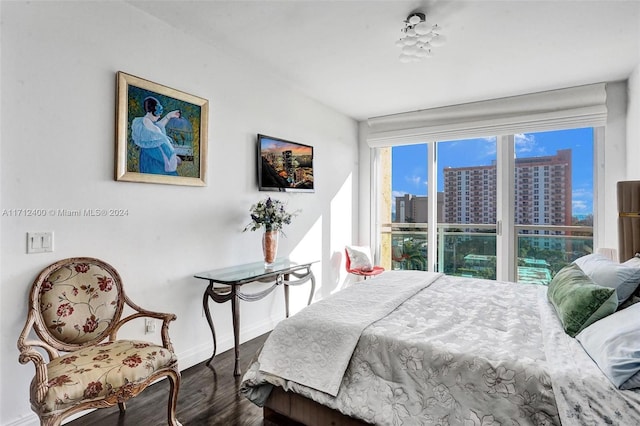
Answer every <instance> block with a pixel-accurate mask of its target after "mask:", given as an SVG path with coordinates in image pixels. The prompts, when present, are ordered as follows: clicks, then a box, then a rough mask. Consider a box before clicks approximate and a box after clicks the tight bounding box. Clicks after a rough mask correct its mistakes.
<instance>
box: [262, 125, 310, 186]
mask: <svg viewBox="0 0 640 426" xmlns="http://www.w3.org/2000/svg"><path fill="white" fill-rule="evenodd" d="M258 187H259V189H260V191H281V192H314V185H313V147H312V146H309V145H304V144H301V143H297V142H291V141H287V140H284V139H280V138H274V137H271V136H266V135H261V134H259V135H258Z"/></svg>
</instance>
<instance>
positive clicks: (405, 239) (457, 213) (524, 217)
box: [382, 128, 594, 284]
mask: <svg viewBox="0 0 640 426" xmlns="http://www.w3.org/2000/svg"><path fill="white" fill-rule="evenodd" d="M500 143H503V144H506V143H512V144H513V147H512V149H513V151H514V153H515V158H514V157H511V159H510V161H511V164H510V165H509V166H508V167H504V166H503V167H502V168H501V171H499V170H498V167H497V163H498V158H497V156H496V153H497V152H498V144H500ZM431 144H434V149H435V152H436V155H435V158H436V159H437V161H436V162H435V164H434V165H433V166H432V167H435V168H436V170H437V173H436V174H435V176H434V180H435V182H433V183H431V184H429V179H428V176H429V175H428V169H429V167H428V158H427V157H428V155H427V151H428V145H429V144H417V145H409V146H401V147H393V148H392V149H391V150H390V154H391V157H392V158H391V162H390V163H391V164H392V170H390V171H388V172H389V173H390V174H391V182H392V188H391V192H392V194H393V197H394V201H393V205H394V206H395V211H393V212H392V215H391V216H392V217H393V224H392V226H391V229H392V232H391V241H392V250H391V253H392V256H391V259H390V263H391V268H392V269H423V270H426V269H428V268H427V265H428V252H429V251H430V250H433V251H434V253H435V261H436V263H435V268H434V269H435V270H438V271H441V272H444V273H447V274H451V275H461V276H474V277H481V278H489V279H496V278H497V271H498V268H499V266H500V264H501V262H511V263H512V264H513V265H515V267H514V275H515V277H514V278H515V280H516V281H520V282H531V283H539V284H548V283H549V282H550V280H551V277H552V276H553V275H554V274H555V272H557V271H558V270H559V269H560V268H561V267H562V266H564V265H566V264H567V263H569V262H571V261H573V260H574V259H575V258H577V257H579V256H581V255H584V254H587V253H589V252H590V250H591V248H592V247H593V228H592V227H593V184H594V180H593V169H594V168H593V164H594V155H593V147H594V132H593V129H592V128H580V129H570V130H560V131H551V132H543V133H526V134H514V135H512V136H511V137H500V138H498V137H491V138H479V139H466V140H456V141H444V142H431ZM542 168H545V169H546V168H550V169H551V173H548V176H546V177H539V178H536V179H539V180H540V181H541V182H543V183H544V189H542V188H541V187H540V185H538V184H535V185H532V184H531V183H530V179H531V175H532V173H534V170H539V169H542ZM508 170H512V173H513V175H512V176H513V177H512V178H511V179H508V182H509V184H508V187H507V188H502V193H507V192H508V191H512V193H513V196H512V197H511V199H512V200H513V208H512V211H513V213H512V214H513V222H512V224H511V225H510V226H508V227H507V228H504V227H503V229H502V232H503V236H502V237H499V236H498V233H497V228H498V226H497V223H498V217H499V213H498V212H499V211H501V209H504V205H503V203H504V202H505V200H508V199H510V198H509V197H507V198H505V199H503V198H502V197H499V196H498V182H501V181H503V180H502V178H501V176H498V173H506V171H508ZM462 176H464V179H461V178H462ZM454 182H461V184H454ZM431 188H435V189H436V191H435V193H436V202H435V203H434V204H435V212H436V218H437V220H436V226H435V230H436V233H437V235H436V238H435V244H434V246H433V247H430V246H429V240H428V238H427V236H428V232H429V217H430V216H429V214H428V212H429V203H428V198H429V197H428V195H427V194H428V192H429V189H431ZM534 188H535V189H534ZM405 206H406V207H405ZM407 212H411V214H410V215H409V213H407ZM387 229H388V228H387ZM499 238H504V239H505V240H507V241H508V240H509V239H512V240H515V241H516V243H515V246H514V247H513V250H512V251H511V252H510V253H508V256H500V257H499V256H498V255H497V242H498V239H499ZM382 260H383V263H384V261H385V259H382ZM387 261H389V259H387Z"/></svg>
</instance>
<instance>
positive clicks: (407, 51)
mask: <svg viewBox="0 0 640 426" xmlns="http://www.w3.org/2000/svg"><path fill="white" fill-rule="evenodd" d="M417 52H418V48H417V47H416V46H405V47H403V48H402V54H403V55H408V56H413V55H415V54H416V53H417Z"/></svg>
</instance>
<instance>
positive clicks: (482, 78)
mask: <svg viewBox="0 0 640 426" xmlns="http://www.w3.org/2000/svg"><path fill="white" fill-rule="evenodd" d="M128 3H129V4H132V5H133V6H135V7H137V8H139V9H141V10H143V11H145V12H146V13H148V14H150V15H153V16H155V17H157V18H158V19H160V20H162V21H165V22H166V23H168V24H169V25H171V26H173V27H175V28H177V29H179V30H181V31H184V32H185V33H188V34H190V35H191V36H193V37H196V38H198V39H200V40H202V41H203V42H205V43H208V44H211V45H213V46H215V47H216V48H218V49H222V50H223V51H225V52H226V53H228V54H230V55H235V56H236V57H239V58H244V60H246V61H247V62H250V63H252V64H255V66H257V67H260V68H261V69H262V70H263V72H265V73H268V74H271V75H272V76H273V77H275V78H278V79H282V80H283V81H286V82H287V84H290V85H291V86H293V87H295V88H296V89H297V90H299V91H301V92H303V93H305V94H307V95H308V96H310V97H312V98H314V99H316V100H318V101H319V102H321V103H323V104H325V105H327V106H329V107H331V108H334V109H336V110H338V111H340V112H342V113H344V114H346V115H348V116H350V117H353V118H354V119H357V120H364V119H367V118H369V117H376V116H381V115H388V114H393V113H399V112H407V111H415V110H420V109H425V108H432V107H438V106H445V105H454V104H459V103H466V102H473V101H478V100H483V99H493V98H500V97H505V96H512V95H518V94H524V93H533V92H539V91H544V90H550V89H557V88H562V87H570V86H577V85H582V84H589V83H596V82H606V81H617V80H625V79H626V78H627V77H628V76H629V75H630V73H631V72H632V71H633V70H634V68H635V67H637V66H639V65H640V0H626V1H616V0H600V1H593V0H554V1H550V0H547V1H543V0H538V1H524V0H502V1H493V0H475V1H458V0H446V1H445V0H440V1H401V0H393V1H391V0H358V1H340V0H331V1H330V0H315V1H314V0H297V1H294V0H287V1H273V0H264V1H243V0H236V1H219V0H209V1H202V0H200V1H189V0H187V1H160V2H158V1H136V0H131V1H128ZM413 11H420V12H424V13H426V15H427V21H428V22H429V23H432V24H434V23H437V24H438V25H440V26H442V27H443V29H444V34H445V35H446V37H447V43H446V44H445V45H444V46H442V47H439V48H436V49H435V50H434V57H433V58H430V59H425V60H423V61H422V62H419V63H408V64H405V63H401V62H400V61H399V60H398V56H399V53H400V52H399V48H398V47H396V46H395V44H394V43H395V41H396V40H397V39H398V38H399V36H400V28H401V27H402V25H403V21H404V20H405V19H406V18H407V16H408V15H409V14H410V13H411V12H413Z"/></svg>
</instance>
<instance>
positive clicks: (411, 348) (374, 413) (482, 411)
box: [241, 255, 640, 426]
mask: <svg viewBox="0 0 640 426" xmlns="http://www.w3.org/2000/svg"><path fill="white" fill-rule="evenodd" d="M590 256H591V257H589V259H588V261H585V262H584V265H583V266H582V269H580V270H579V271H577V270H576V267H575V265H574V264H572V265H571V268H569V267H568V268H567V272H564V273H565V274H568V275H569V276H568V278H567V279H566V280H565V281H567V282H570V285H573V284H575V280H576V274H578V273H579V274H581V275H580V277H582V276H585V277H587V278H586V279H588V280H589V283H590V284H588V285H591V284H593V286H596V287H601V286H600V285H598V284H596V279H595V278H597V277H598V275H597V272H601V271H599V270H596V272H593V270H590V269H589V267H590V265H595V264H597V265H599V267H601V266H602V265H603V260H602V259H600V258H598V257H597V256H598V255H590ZM596 260H597V262H596ZM638 260H639V262H640V259H638ZM611 263H613V262H611ZM615 265H617V266H611V265H609V264H607V267H609V266H611V267H614V268H621V267H622V266H621V265H620V264H617V263H616V264H615ZM625 266H629V269H631V268H632V266H631V265H625ZM637 266H638V268H637V269H638V272H639V273H640V265H637ZM592 269H593V268H592ZM596 269H597V268H596ZM563 271H564V269H563ZM585 271H586V272H585ZM589 272H591V273H592V274H591V275H589ZM615 272H616V273H618V272H619V270H618V269H616V270H615ZM623 272H625V273H626V272H630V271H628V270H626V269H625V270H624V271H623ZM558 275H561V274H560V273H558ZM632 275H633V277H632V278H629V277H627V278H629V279H627V281H628V282H626V284H625V285H626V286H625V287H624V288H622V287H620V288H613V289H612V290H611V291H607V290H602V288H599V289H598V292H599V293H598V294H599V297H600V299H602V300H603V301H602V302H598V303H600V305H599V306H598V307H597V310H596V311H594V312H592V314H593V315H591V314H590V315H591V316H590V317H589V321H591V322H589V323H587V322H584V324H582V328H579V327H578V328H575V327H574V328H572V327H573V325H572V324H571V320H573V318H569V319H567V317H565V316H564V315H565V311H564V310H566V309H567V306H564V305H562V304H561V303H556V302H558V300H556V299H555V297H556V296H554V299H553V300H550V296H549V294H548V288H547V287H546V286H539V285H531V284H516V283H510V282H499V281H489V280H483V279H478V278H462V277H454V276H446V275H442V274H438V273H431V272H421V271H387V272H385V273H383V274H381V275H379V276H378V277H375V278H373V279H370V280H367V281H366V282H362V283H358V284H355V285H352V286H350V287H348V288H346V289H344V290H342V291H340V292H337V293H335V294H333V295H331V296H329V297H328V298H325V299H323V300H321V301H319V302H316V303H314V304H312V305H310V306H309V307H307V308H305V309H303V310H302V311H300V312H299V313H298V314H296V315H294V316H292V317H291V318H288V319H286V320H284V321H282V322H280V323H279V324H278V325H277V326H276V327H275V329H274V330H273V332H272V333H271V335H270V336H269V338H268V339H267V340H266V342H265V344H264V346H263V347H262V349H261V351H260V352H259V354H257V355H256V357H255V358H254V360H253V361H252V363H251V365H250V367H249V369H248V370H247V372H246V373H245V375H244V377H243V381H242V385H241V392H242V393H243V394H244V395H245V396H246V397H247V398H248V399H250V400H251V401H253V402H254V403H255V404H257V405H259V406H263V407H265V408H264V413H265V424H271V423H270V419H271V418H272V417H273V418H275V419H276V420H274V423H279V422H280V421H281V420H282V419H285V421H284V422H282V423H281V424H296V423H287V422H290V421H294V422H298V423H297V424H300V423H302V424H307V425H327V424H333V425H340V424H343V425H352V424H353V425H355V424H377V425H401V424H402V425H465V426H467V425H469V426H471V425H561V424H562V425H581V426H582V425H602V424H613V425H636V424H640V390H639V389H637V388H633V389H625V390H623V389H620V386H621V385H620V383H618V384H615V383H614V382H613V381H612V379H611V378H610V377H609V376H610V375H611V371H608V370H607V369H606V366H605V364H606V363H607V362H609V361H610V360H607V359H605V360H603V359H600V358H598V356H597V354H596V355H594V354H595V352H596V349H593V347H591V346H594V347H602V342H601V341H598V339H599V338H600V339H601V338H602V335H608V334H611V333H610V332H609V330H610V329H611V328H615V329H616V330H617V329H618V328H623V327H618V326H617V324H618V323H619V322H623V323H624V324H626V325H627V329H629V330H628V333H627V334H625V336H624V338H625V339H627V340H629V339H631V340H633V339H635V342H640V336H639V335H638V334H637V331H636V330H635V329H636V328H640V326H637V325H638V324H640V304H634V305H631V306H629V307H628V308H627V304H629V305H630V304H631V302H630V301H631V300H632V299H633V296H632V293H633V292H634V291H636V288H637V284H638V283H640V274H638V273H635V272H634V273H633V274H632ZM625 277H626V276H625ZM554 280H556V281H557V282H559V281H560V279H559V278H558V279H556V278H554ZM633 280H636V281H637V282H636V284H635V285H633V284H632V283H630V282H631V281H633ZM563 283H564V281H563ZM571 283H573V284H571ZM552 284H553V283H552ZM582 284H584V283H582ZM558 285H559V284H558ZM556 288H559V287H554V291H555V289H556ZM569 288H573V287H569ZM579 288H580V291H583V290H584V289H585V288H586V287H585V286H584V285H581V286H580V287H579ZM549 291H551V285H550V286H549ZM594 291H595V290H594ZM621 292H622V293H624V295H621V296H620V297H619V293H621ZM561 293H562V292H561ZM566 294H567V293H566V292H565V293H562V295H563V296H566ZM582 296H583V295H581V297H582ZM605 299H606V301H604V300H605ZM623 299H624V300H623ZM563 300H565V301H566V298H565V299H563ZM625 301H626V302H625ZM622 302H625V303H626V304H625V305H623V304H622ZM604 307H606V308H607V309H609V311H608V312H604V313H603V309H604ZM614 313H615V315H614ZM634 319H637V321H636V322H635V323H634ZM605 320H606V321H605ZM607 321H608V322H607ZM605 323H606V324H605ZM630 323H631V324H633V326H632V327H629V326H628V325H629V324H630ZM595 324H598V327H599V328H598V329H597V330H595V329H596V326H595ZM601 324H602V326H601ZM589 325H594V327H589ZM605 325H606V327H605ZM592 329H594V330H595V331H594V332H593V333H591V334H590V335H589V334H588V333H587V331H591V330H592ZM568 330H569V331H568ZM570 334H571V335H570ZM572 335H573V336H572ZM574 336H575V337H574ZM598 344H599V345H600V346H598ZM589 345H591V346H589ZM637 346H638V345H636V347H637ZM587 347H590V349H591V352H588V351H587V349H586V348H587ZM636 351H637V352H636V353H635V355H633V354H632V357H633V356H637V357H640V348H637V349H636ZM592 357H595V359H598V360H599V361H600V363H599V364H598V363H596V362H595V361H594V358H592ZM605 358H606V356H605ZM632 361H633V360H632ZM631 364H633V362H632V363H631ZM627 367H628V365H627ZM633 368H637V369H638V370H640V359H635V364H634V367H633ZM604 371H608V373H609V374H605V372H604ZM625 374H626V373H625ZM627 376H629V374H627ZM630 376H632V378H635V380H637V381H638V382H640V375H638V374H630ZM626 379H629V377H626ZM626 379H625V380H626ZM629 380H631V379H629ZM627 382H628V380H627V381H625V383H627ZM627 384H628V383H627ZM623 387H624V386H623Z"/></svg>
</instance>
